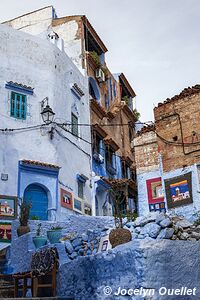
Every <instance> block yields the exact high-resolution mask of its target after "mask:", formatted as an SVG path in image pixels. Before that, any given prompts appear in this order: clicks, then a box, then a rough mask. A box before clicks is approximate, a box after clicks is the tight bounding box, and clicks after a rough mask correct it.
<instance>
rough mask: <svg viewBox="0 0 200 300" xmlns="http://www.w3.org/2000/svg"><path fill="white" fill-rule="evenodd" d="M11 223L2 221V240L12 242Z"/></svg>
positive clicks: (0, 234)
mask: <svg viewBox="0 0 200 300" xmlns="http://www.w3.org/2000/svg"><path fill="white" fill-rule="evenodd" d="M11 226H12V224H11V223H6V222H0V242H4V243H11V237H12V231H11Z"/></svg>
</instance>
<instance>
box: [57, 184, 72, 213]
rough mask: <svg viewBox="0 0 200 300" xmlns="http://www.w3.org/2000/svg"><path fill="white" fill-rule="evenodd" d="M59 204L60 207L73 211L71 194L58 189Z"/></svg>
mask: <svg viewBox="0 0 200 300" xmlns="http://www.w3.org/2000/svg"><path fill="white" fill-rule="evenodd" d="M60 203H61V206H62V207H65V208H68V209H73V194H72V193H70V192H68V191H66V190H64V189H60Z"/></svg>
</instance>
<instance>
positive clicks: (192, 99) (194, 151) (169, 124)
mask: <svg viewBox="0 0 200 300" xmlns="http://www.w3.org/2000/svg"><path fill="white" fill-rule="evenodd" d="M199 99H200V86H199V85H196V86H194V87H192V88H187V89H185V90H184V91H183V92H181V93H180V95H177V96H174V97H173V98H172V99H167V100H166V101H165V102H164V103H159V104H158V106H157V107H156V108H155V109H154V116H155V121H156V123H155V124H156V132H157V133H158V135H159V136H161V137H162V138H164V139H165V140H167V141H170V142H174V143H179V145H175V144H169V143H166V142H165V141H163V139H160V138H158V146H159V151H160V153H161V154H162V156H163V169H164V172H167V171H171V170H175V169H178V168H181V167H183V166H190V165H192V164H194V163H199V162H200V159H199V155H200V147H199V144H198V143H199V141H200V134H199V131H200V123H199V113H200V107H199ZM181 143H185V145H184V146H182V145H181ZM191 143H197V144H196V145H191Z"/></svg>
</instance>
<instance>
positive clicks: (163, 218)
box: [156, 213, 166, 224]
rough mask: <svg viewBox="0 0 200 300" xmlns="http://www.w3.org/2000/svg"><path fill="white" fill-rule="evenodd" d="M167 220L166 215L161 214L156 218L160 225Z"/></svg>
mask: <svg viewBox="0 0 200 300" xmlns="http://www.w3.org/2000/svg"><path fill="white" fill-rule="evenodd" d="M165 219H166V215H165V214H164V213H160V214H158V215H157V217H156V223H157V224H160V222H162V221H164V220H165Z"/></svg>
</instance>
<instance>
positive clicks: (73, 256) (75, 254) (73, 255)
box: [69, 252, 78, 259]
mask: <svg viewBox="0 0 200 300" xmlns="http://www.w3.org/2000/svg"><path fill="white" fill-rule="evenodd" d="M77 256H78V254H77V253H76V252H73V253H72V254H71V255H70V256H69V258H71V259H75V258H76V257H77Z"/></svg>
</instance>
